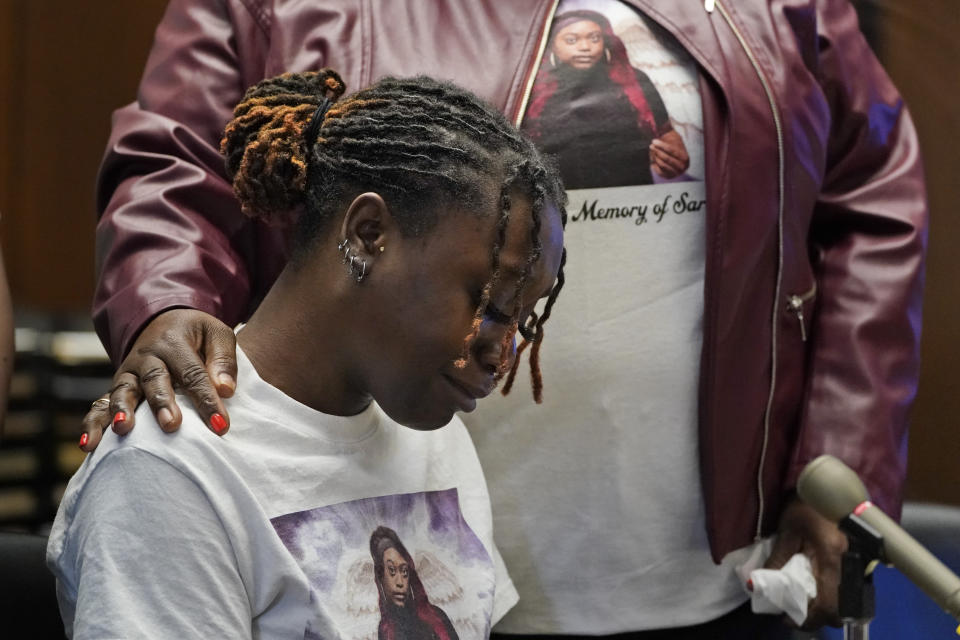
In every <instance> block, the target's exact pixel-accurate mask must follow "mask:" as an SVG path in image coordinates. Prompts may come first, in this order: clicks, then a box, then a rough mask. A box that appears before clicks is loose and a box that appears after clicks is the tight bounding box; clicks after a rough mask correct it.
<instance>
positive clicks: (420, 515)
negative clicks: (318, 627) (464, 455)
mask: <svg viewBox="0 0 960 640" xmlns="http://www.w3.org/2000/svg"><path fill="white" fill-rule="evenodd" d="M271 523H272V524H273V526H274V529H275V530H276V531H277V534H278V535H279V536H280V539H281V540H282V541H283V543H284V545H285V546H286V547H287V549H289V550H290V552H291V553H292V554H293V556H294V558H296V560H297V563H298V564H299V565H300V567H301V568H302V569H303V571H304V573H305V574H306V575H307V577H308V579H309V580H310V586H311V598H312V599H313V601H314V602H317V603H320V604H321V606H322V608H323V609H324V610H325V612H326V615H327V616H329V618H330V619H331V620H332V621H333V622H334V623H335V624H336V626H337V628H338V629H339V630H340V632H341V636H342V637H343V638H344V640H400V639H402V638H409V639H411V640H416V639H421V638H422V639H423V640H461V639H462V640H467V639H469V638H478V639H479V638H485V637H486V636H487V635H488V634H489V623H488V620H489V618H490V615H491V611H492V609H493V601H494V589H495V578H494V571H493V561H492V559H491V558H490V555H489V554H488V553H487V551H486V549H485V548H484V547H483V544H482V543H481V542H480V540H479V538H477V536H476V535H475V534H474V532H473V531H472V530H471V529H470V527H469V525H467V523H466V521H465V520H464V518H463V514H462V512H461V510H460V503H459V497H458V494H457V490H456V489H448V490H445V491H429V492H422V493H411V494H399V495H391V496H380V497H375V498H364V499H362V500H354V501H350V502H343V503H340V504H335V505H329V506H326V507H320V508H317V509H311V510H308V511H301V512H297V513H291V514H287V515H283V516H278V517H276V518H273V519H271ZM304 637H305V638H315V637H319V635H318V634H317V633H316V632H315V631H313V630H312V628H311V627H310V626H309V625H308V628H307V630H306V634H305V636H304Z"/></svg>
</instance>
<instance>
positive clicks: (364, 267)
mask: <svg viewBox="0 0 960 640" xmlns="http://www.w3.org/2000/svg"><path fill="white" fill-rule="evenodd" d="M366 275H367V261H366V260H361V261H360V275H358V276H357V284H359V283H361V282H363V279H364V278H365V277H366Z"/></svg>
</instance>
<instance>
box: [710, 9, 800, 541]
mask: <svg viewBox="0 0 960 640" xmlns="http://www.w3.org/2000/svg"><path fill="white" fill-rule="evenodd" d="M714 7H716V8H717V9H719V12H720V15H721V16H723V19H724V21H725V22H726V23H727V26H728V27H730V30H731V31H732V32H733V35H734V36H736V38H737V41H738V42H739V43H740V47H741V48H742V49H743V51H744V53H746V55H747V58H748V59H749V60H750V64H751V65H752V66H753V70H754V72H756V74H757V77H758V78H759V79H760V84H761V85H762V86H763V92H764V93H765V94H766V96H767V101H768V102H769V103H770V111H771V113H772V114H773V124H774V127H775V128H776V134H777V162H778V165H777V183H778V184H777V187H778V194H777V196H778V197H777V282H776V286H775V288H774V294H773V299H774V300H775V301H777V302H776V303H775V304H774V305H773V313H772V318H771V327H770V358H771V365H770V390H769V393H768V394H767V406H766V409H765V410H764V414H763V447H762V448H761V450H760V463H759V465H758V467H757V526H756V531H755V534H754V538H755V539H756V540H760V538H761V531H762V527H763V515H764V509H765V508H766V505H765V504H764V499H763V467H764V464H765V463H766V457H767V446H768V445H769V442H770V417H771V413H772V412H773V397H774V392H775V391H776V388H777V338H778V336H777V325H778V320H779V315H780V303H779V300H780V293H781V292H780V290H781V287H782V285H783V202H784V150H783V124H782V123H781V121H780V110H779V107H778V106H777V100H776V98H775V97H774V95H773V90H772V89H771V87H770V82H769V81H768V80H767V77H766V75H765V74H764V73H763V69H761V68H760V63H759V62H757V57H756V55H755V54H754V53H753V50H752V49H750V45H748V44H747V41H746V40H745V39H744V37H743V34H742V33H741V32H740V28H739V27H738V26H737V24H736V23H735V22H734V21H733V19H732V18H731V17H730V14H729V13H727V10H726V8H725V7H724V6H723V3H722V2H721V1H720V0H704V3H703V8H704V9H705V10H706V11H707V13H711V14H712V13H713V9H714ZM801 303H802V301H801Z"/></svg>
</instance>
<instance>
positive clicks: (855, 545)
mask: <svg viewBox="0 0 960 640" xmlns="http://www.w3.org/2000/svg"><path fill="white" fill-rule="evenodd" d="M838 526H839V527H840V530H841V531H843V532H844V533H845V534H846V535H847V541H848V543H849V544H848V547H847V550H846V552H844V554H843V559H842V562H841V567H840V594H839V595H840V598H839V602H838V605H839V610H840V619H841V620H843V637H844V640H869V639H870V621H871V620H873V616H874V613H875V612H876V602H875V598H874V586H873V569H874V568H875V567H876V566H877V562H881V561H884V549H883V536H882V535H881V534H880V533H879V532H878V531H877V530H876V529H874V528H873V527H871V526H870V525H869V524H867V523H866V522H864V521H863V520H862V519H860V517H859V516H856V515H854V514H850V515H849V516H847V517H846V518H844V519H843V520H841V521H840V522H839V523H838Z"/></svg>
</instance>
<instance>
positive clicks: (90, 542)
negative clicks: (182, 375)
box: [51, 448, 252, 639]
mask: <svg viewBox="0 0 960 640" xmlns="http://www.w3.org/2000/svg"><path fill="white" fill-rule="evenodd" d="M67 527H68V530H67V535H65V536H64V547H63V549H62V550H61V552H60V554H59V556H58V557H56V558H55V559H52V560H53V562H52V563H51V568H53V570H54V572H55V573H56V574H57V579H58V585H57V592H58V598H59V599H60V607H61V612H62V614H63V616H64V622H65V624H66V627H67V632H68V635H70V636H71V637H72V638H77V639H85V638H98V639H102V638H133V637H136V638H164V639H169V638H250V637H251V634H252V631H251V611H250V604H249V598H248V596H247V592H246V589H245V587H244V584H243V581H242V579H241V577H240V574H239V572H238V569H237V559H236V556H235V554H234V550H233V548H232V546H231V544H230V541H229V539H228V537H227V534H226V532H225V530H224V528H223V525H222V524H221V522H220V519H219V518H218V516H217V513H216V511H215V510H214V508H213V505H212V504H211V501H210V500H209V499H208V497H207V496H206V495H205V494H204V492H203V491H202V490H201V489H200V488H199V487H198V486H197V485H196V484H195V483H194V482H193V481H192V480H190V479H189V478H187V477H186V476H185V475H183V474H182V473H181V472H180V471H178V470H177V469H175V468H174V467H172V466H171V465H169V464H168V463H167V462H165V461H163V460H161V459H159V458H157V457H156V456H154V455H153V454H150V453H147V452H145V451H142V450H140V449H136V448H123V449H120V450H117V451H114V452H111V453H110V454H109V455H108V457H107V458H106V459H104V460H102V461H101V462H100V464H99V465H98V466H97V468H96V469H95V470H94V471H93V473H92V474H91V476H90V478H89V479H88V480H87V482H86V484H85V486H84V487H83V489H82V493H81V495H80V496H79V500H78V502H77V504H76V510H75V512H74V513H73V515H72V518H71V519H70V521H69V522H68V524H67ZM71 627H72V634H71V633H70V631H71Z"/></svg>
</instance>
